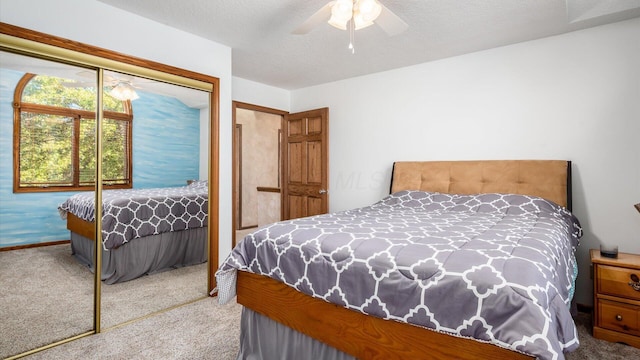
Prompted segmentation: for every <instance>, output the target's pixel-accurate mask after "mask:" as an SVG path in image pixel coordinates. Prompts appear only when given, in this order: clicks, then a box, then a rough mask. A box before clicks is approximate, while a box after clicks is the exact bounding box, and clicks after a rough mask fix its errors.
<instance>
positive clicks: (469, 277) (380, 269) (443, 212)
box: [216, 191, 582, 359]
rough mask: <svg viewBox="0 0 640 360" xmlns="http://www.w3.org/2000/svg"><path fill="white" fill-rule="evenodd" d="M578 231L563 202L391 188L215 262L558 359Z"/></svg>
mask: <svg viewBox="0 0 640 360" xmlns="http://www.w3.org/2000/svg"><path fill="white" fill-rule="evenodd" d="M581 236H582V231H581V228H580V224H579V222H578V220H577V219H576V218H575V217H574V216H573V215H572V214H571V213H570V212H568V211H567V210H566V209H564V208H563V207H560V206H558V205H556V204H554V203H552V202H549V201H547V200H544V199H542V198H538V197H532V196H524V195H512V194H479V195H451V194H441V193H431V192H422V191H401V192H398V193H394V194H392V195H390V196H388V197H386V198H384V199H383V200H381V201H380V202H378V203H375V204H373V205H371V206H367V207H363V208H359V209H354V210H348V211H343V212H338V213H332V214H324V215H318V216H313V217H308V218H301V219H295V220H290V221H282V222H278V223H275V224H272V225H268V226H266V227H264V228H261V229H258V230H257V231H255V232H254V233H252V234H250V235H248V236H247V237H245V238H244V240H243V241H241V242H240V243H239V244H238V246H236V248H235V249H233V251H232V253H231V254H230V255H229V257H228V258H227V259H226V261H225V262H224V263H223V264H222V265H221V266H220V269H219V270H218V272H217V274H216V276H217V280H218V287H219V296H220V302H221V303H225V302H228V301H230V300H231V299H233V297H234V296H235V279H236V276H237V273H236V271H237V270H241V271H249V272H252V273H256V274H261V275H266V276H269V277H271V278H273V279H276V280H278V281H281V282H283V283H285V284H287V285H289V286H291V287H293V288H295V289H297V290H299V291H301V292H303V293H305V294H308V295H310V296H313V297H316V298H320V299H324V300H325V301H328V302H331V303H334V304H338V305H340V306H343V307H345V308H348V309H352V310H355V311H359V312H362V313H365V314H368V315H371V316H377V317H380V318H383V319H390V320H395V321H400V322H406V323H411V324H414V325H418V326H422V327H425V328H429V329H432V330H435V331H439V332H444V333H447V334H451V335H454V336H459V337H466V338H473V339H475V340H478V341H482V342H489V343H492V344H495V345H497V346H501V347H504V348H509V349H512V350H515V351H519V352H523V353H526V354H529V355H533V356H536V357H538V358H540V359H563V358H564V355H563V353H564V352H569V351H572V350H574V349H575V348H577V347H578V345H579V342H578V334H577V331H576V328H575V324H574V322H573V319H572V317H571V312H570V303H571V300H572V297H573V291H574V286H575V278H576V275H577V266H576V259H575V256H574V252H575V250H576V247H577V246H578V242H579V238H580V237H581Z"/></svg>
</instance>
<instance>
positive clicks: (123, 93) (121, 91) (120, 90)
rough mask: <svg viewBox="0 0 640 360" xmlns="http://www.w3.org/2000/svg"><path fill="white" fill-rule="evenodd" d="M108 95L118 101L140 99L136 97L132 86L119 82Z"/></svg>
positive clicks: (136, 94)
mask: <svg viewBox="0 0 640 360" xmlns="http://www.w3.org/2000/svg"><path fill="white" fill-rule="evenodd" d="M109 95H111V96H113V97H114V98H116V99H118V100H120V101H125V100H135V99H138V98H140V96H138V93H136V91H135V90H134V89H133V86H131V84H129V83H126V82H119V83H118V84H116V86H114V87H113V89H111V91H109Z"/></svg>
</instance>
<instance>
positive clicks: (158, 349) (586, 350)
mask: <svg viewBox="0 0 640 360" xmlns="http://www.w3.org/2000/svg"><path fill="white" fill-rule="evenodd" d="M42 249H44V248H42ZM33 253H34V254H33V255H31V256H29V257H28V259H29V260H28V261H26V260H25V262H24V263H23V265H31V266H32V267H33V264H38V266H37V268H39V269H42V268H41V266H42V264H44V263H47V262H48V261H50V260H47V257H46V256H44V257H43V255H42V254H41V251H33ZM63 253H64V251H63ZM6 259H7V257H5V256H4V254H3V253H1V252H0V276H2V279H1V281H0V284H2V288H1V289H2V290H1V291H0V316H1V318H2V320H3V321H0V348H1V349H2V351H6V349H5V347H6V346H10V345H11V343H13V342H15V341H18V340H20V339H18V336H29V337H38V336H41V334H38V333H39V332H45V333H46V332H47V331H48V330H49V329H48V328H47V325H46V324H41V325H39V326H35V327H34V326H28V327H27V328H28V329H29V330H28V331H26V330H24V329H23V330H18V331H22V332H20V333H13V332H10V331H13V330H12V329H9V328H8V327H7V325H6V324H5V323H6V322H5V321H4V320H5V319H7V318H6V317H5V316H7V315H8V314H12V313H14V312H17V311H18V310H16V309H17V308H18V307H17V305H18V304H14V305H16V306H8V307H7V306H6V304H7V303H6V301H7V299H8V298H10V297H11V296H10V294H11V293H12V292H13V291H8V292H7V291H6V290H7V289H11V288H10V287H9V286H13V287H15V289H19V288H21V286H22V285H21V283H22V282H23V281H15V280H14V281H9V282H6V280H7V279H8V278H10V279H12V278H11V276H10V275H12V274H15V271H14V272H12V269H9V268H7V266H5V261H4V260H6ZM72 260H73V259H72ZM32 261H35V262H32ZM73 261H75V260H73ZM62 263H65V264H66V265H65V266H62V267H63V268H65V267H71V268H73V267H72V266H71V265H70V264H69V263H66V260H65V261H62ZM189 268H193V270H195V268H196V267H189ZM189 268H185V269H189ZM185 269H177V270H172V271H169V272H165V273H161V274H155V275H153V276H148V277H144V278H142V279H143V280H144V281H151V280H153V279H152V278H155V277H156V276H158V278H156V279H160V277H161V276H167V277H168V278H172V277H174V275H176V276H177V275H178V272H177V271H180V270H185ZM81 270H83V271H86V272H88V270H86V269H84V268H82V269H81ZM71 273H73V271H69V274H71ZM5 275H9V277H5ZM59 277H60V276H59V274H58V275H56V276H53V275H51V276H50V274H46V273H44V274H41V277H40V278H37V277H35V278H32V279H28V280H26V283H28V284H24V285H28V286H25V288H27V287H32V286H34V285H35V286H34V287H35V288H39V287H42V286H43V285H44V284H45V283H47V282H48V281H57V280H56V278H59ZM142 279H141V280H142ZM58 280H59V279H58ZM165 281H166V280H164V279H163V280H162V281H160V283H161V285H159V286H158V287H160V288H161V289H160V293H161V294H162V293H164V294H165V295H166V293H171V294H173V293H174V292H176V291H171V290H170V289H169V288H168V287H167V288H165V289H162V284H167V282H165ZM202 281H205V282H206V269H205V270H204V280H201V279H198V280H196V281H195V283H196V284H202ZM142 283H143V282H141V284H142ZM123 284H127V283H123ZM132 284H134V283H133V282H131V284H130V285H126V286H131V287H133V286H134V285H132ZM111 286H113V285H104V286H103V290H107V289H108V288H109V287H111ZM176 286H177V285H176ZM73 287H74V286H72V287H71V288H73ZM195 288H196V289H200V287H199V285H197V286H195ZM113 289H115V290H113V294H117V296H115V297H114V298H113V303H111V304H110V305H104V306H105V307H110V306H114V307H116V306H118V303H120V305H122V309H129V310H131V311H132V313H138V310H139V309H137V307H139V306H141V304H139V303H136V302H131V301H122V299H123V298H120V300H117V297H118V296H128V295H126V294H125V293H121V292H120V291H119V290H120V289H124V287H122V288H115V287H114V288H113ZM33 291H34V292H35V290H33ZM109 291H110V290H107V292H109ZM180 291H182V290H180ZM198 291H199V290H195V292H196V293H197V292H198ZM177 292H179V291H177ZM8 293H9V294H8ZM113 294H111V295H113ZM129 295H131V296H133V295H134V294H129ZM34 296H43V295H42V293H39V294H34ZM73 296H77V294H74V295H72V296H70V297H69V299H68V300H70V301H66V302H65V305H64V306H71V304H73V303H74V299H73ZM150 296H152V295H150ZM45 297H46V296H45ZM142 298H143V299H145V298H144V297H142ZM167 299H174V297H173V296H167ZM148 300H149V299H147V301H146V302H149V301H148ZM174 300H175V299H174ZM59 301H65V300H64V299H60V298H57V299H55V301H53V302H52V303H50V304H49V305H42V304H40V305H39V306H27V307H25V308H23V309H22V310H20V318H22V319H29V320H25V321H34V320H42V319H39V317H38V316H34V315H32V314H29V313H24V312H23V311H35V312H37V313H38V314H39V315H40V316H44V317H45V318H48V317H50V316H49V315H45V314H47V313H50V312H51V311H49V310H47V309H42V308H41V307H43V306H44V307H47V306H53V307H52V308H53V309H58V310H60V309H65V308H64V307H62V306H60V305H58V302H59ZM103 302H105V300H103ZM107 302H109V301H107ZM143 303H145V301H143ZM160 303H162V302H160ZM52 304H56V305H55V306H54V305H52ZM145 311H149V310H145ZM145 311H141V312H145ZM240 311H241V306H240V305H237V304H227V305H222V306H221V305H218V303H217V298H204V299H201V300H198V301H195V302H193V303H190V304H187V305H184V306H180V307H177V308H174V309H172V310H169V311H165V312H162V313H159V314H157V315H154V316H150V317H147V318H144V319H142V320H139V321H135V322H132V323H129V324H127V325H124V326H120V327H115V328H111V329H109V330H105V326H104V325H103V330H105V331H104V332H102V333H100V334H97V335H92V336H88V337H84V338H81V339H78V340H75V341H72V342H70V343H66V344H63V345H60V346H57V347H54V348H51V349H48V350H45V351H42V352H39V353H35V354H33V355H31V356H28V357H26V359H29V360H32V359H65V360H66V359H215V360H227V359H235V358H236V355H237V353H238V347H239V331H240V330H239V325H240ZM64 314H65V318H63V319H62V322H64V323H69V324H72V323H73V324H76V320H73V321H72V320H71V319H66V317H70V318H71V317H72V316H71V315H73V312H72V311H66V312H64ZM129 316H131V315H129ZM575 320H576V325H577V327H578V332H579V338H580V343H581V345H580V347H579V348H578V349H577V350H576V351H575V352H573V353H570V354H567V355H566V358H567V359H568V360H579V359H580V360H581V359H585V360H601V359H612V360H622V359H625V360H626V359H640V349H636V348H633V347H630V346H627V345H623V344H615V343H610V342H606V341H602V340H597V339H594V338H593V337H592V336H591V316H590V314H585V313H579V314H578V316H577V317H576V318H575ZM57 321H61V319H60V318H59V319H58V320H57ZM109 321H114V322H115V321H117V320H116V317H115V316H114V318H113V319H112V320H109ZM14 322H15V321H14ZM85 322H86V321H85ZM56 323H57V322H56ZM56 323H53V324H50V325H55V324H56ZM85 325H86V324H84V323H83V324H82V326H85ZM74 326H78V325H74ZM86 327H87V329H88V328H90V327H91V324H90V323H89V324H88V325H86ZM7 334H11V335H9V336H7ZM0 357H4V356H1V355H0Z"/></svg>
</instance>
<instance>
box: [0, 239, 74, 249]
mask: <svg viewBox="0 0 640 360" xmlns="http://www.w3.org/2000/svg"><path fill="white" fill-rule="evenodd" d="M69 243H71V240H59V241H49V242H42V243H36V244H25V245H15V246H5V247H0V251H11V250H20V249H29V248H36V247H42V246H52V245H61V244H69Z"/></svg>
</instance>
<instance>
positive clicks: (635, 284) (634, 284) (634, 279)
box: [629, 274, 640, 291]
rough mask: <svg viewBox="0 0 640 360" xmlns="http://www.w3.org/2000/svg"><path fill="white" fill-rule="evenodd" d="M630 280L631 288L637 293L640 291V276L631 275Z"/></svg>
mask: <svg viewBox="0 0 640 360" xmlns="http://www.w3.org/2000/svg"><path fill="white" fill-rule="evenodd" d="M630 278H631V281H629V286H631V288H633V290H635V291H640V278H638V275H636V274H631V276H630Z"/></svg>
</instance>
